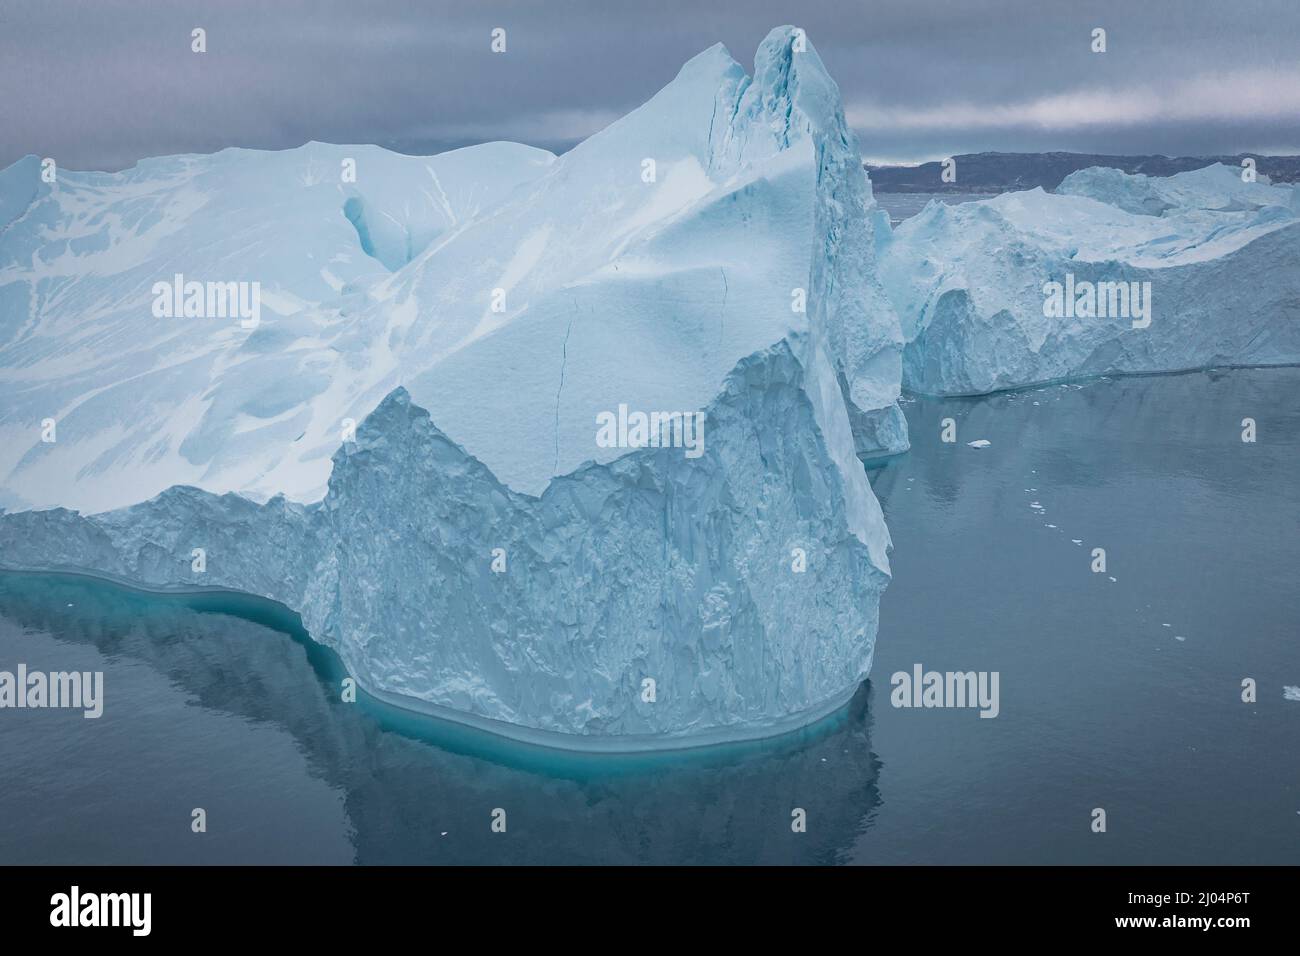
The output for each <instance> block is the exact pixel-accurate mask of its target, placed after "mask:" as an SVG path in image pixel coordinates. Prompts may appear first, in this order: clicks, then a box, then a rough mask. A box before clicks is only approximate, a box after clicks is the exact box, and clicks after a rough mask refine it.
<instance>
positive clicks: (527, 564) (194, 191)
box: [0, 27, 907, 749]
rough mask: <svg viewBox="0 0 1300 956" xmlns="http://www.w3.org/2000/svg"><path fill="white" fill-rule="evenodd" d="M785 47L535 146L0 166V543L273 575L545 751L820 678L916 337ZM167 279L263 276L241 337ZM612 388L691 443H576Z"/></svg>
mask: <svg viewBox="0 0 1300 956" xmlns="http://www.w3.org/2000/svg"><path fill="white" fill-rule="evenodd" d="M805 42H806V40H805V38H804V37H803V34H802V31H797V30H795V29H794V28H789V27H786V28H780V29H778V30H775V31H773V32H772V33H771V34H769V36H768V37H767V39H766V40H765V41H764V42H763V44H762V45H761V46H760V48H759V50H758V53H757V56H756V60H755V71H754V76H753V78H752V79H751V78H750V77H748V76H746V75H745V73H744V71H743V70H742V69H741V68H740V67H739V66H738V65H737V64H736V63H735V62H734V61H733V60H732V59H731V57H730V56H729V55H728V54H727V53H726V51H725V50H724V49H723V48H722V47H721V46H716V47H714V48H712V49H710V50H707V51H705V52H704V53H702V54H700V55H699V56H697V57H695V58H694V59H693V60H691V61H690V62H689V63H687V64H686V66H684V67H683V69H682V71H681V73H680V74H679V75H678V77H677V78H676V79H675V80H674V81H673V82H672V83H671V84H669V85H668V86H667V87H666V88H665V89H664V90H663V91H661V92H660V93H659V94H658V95H657V96H655V97H654V98H653V99H651V100H650V101H649V102H648V103H647V104H646V105H645V106H643V107H641V108H640V109H638V110H636V111H634V112H633V113H631V114H630V115H629V116H627V117H624V118H623V119H622V120H619V121H618V122H616V123H614V124H613V125H612V126H610V127H609V128H608V129H606V130H604V131H602V132H601V133H598V134H597V135H595V136H593V137H592V138H591V139H589V140H588V141H586V142H585V143H582V144H580V145H579V146H578V147H576V148H575V149H573V150H572V151H570V152H569V153H567V154H565V155H564V156H562V157H560V158H555V157H552V156H550V155H549V154H545V153H541V152H540V151H536V150H529V149H528V148H526V147H519V146H514V145H511V144H488V145H486V146H482V147H474V148H472V149H471V150H461V151H457V152H456V153H451V154H446V157H433V158H429V159H424V158H415V157H396V156H393V155H392V154H386V153H383V152H382V151H374V150H366V151H363V150H362V148H359V147H324V146H320V145H319V144H312V145H310V146H307V147H303V149H302V150H300V151H290V152H288V153H278V154H257V153H249V152H247V151H227V152H225V153H220V154H217V155H215V156H212V157H172V158H170V159H167V160H158V161H151V162H149V163H142V164H140V166H138V167H136V168H135V169H133V170H129V171H127V172H125V173H122V174H117V175H112V176H109V175H105V174H62V178H61V179H60V182H59V185H58V186H57V188H54V189H47V188H45V187H37V188H36V190H35V192H34V193H33V194H32V195H30V196H29V195H27V191H29V190H30V189H31V184H32V177H33V175H34V174H35V169H34V168H28V167H29V166H30V165H31V164H27V165H24V164H19V166H18V167H11V168H10V169H9V170H6V171H5V172H4V173H3V174H0V196H4V197H7V198H6V200H5V205H4V206H3V207H0V208H3V209H4V210H5V213H4V214H5V215H6V216H8V217H10V218H9V222H10V228H9V229H8V230H7V231H6V232H5V233H4V236H3V239H0V310H2V311H0V389H3V392H4V396H5V401H4V402H3V407H2V408H0V438H3V439H4V442H3V443H0V447H2V448H3V451H0V455H3V457H0V473H3V474H4V475H5V476H6V477H5V479H4V486H5V488H6V492H7V494H8V498H7V499H6V502H4V503H7V504H8V506H9V507H11V508H15V507H18V508H26V509H31V508H36V507H45V508H52V510H43V511H36V510H24V511H19V512H18V513H12V514H5V515H0V565H4V566H6V567H9V568H27V569H54V570H66V571H82V572H89V573H96V574H101V575H106V576H110V577H112V578H115V579H119V580H123V581H126V582H129V583H133V584H136V585H140V586H147V587H158V588H178V587H194V586H216V587H224V588H231V589H236V590H239V591H244V592H249V593H253V594H259V595H263V596H265V597H269V598H272V599H274V600H277V601H280V602H282V603H283V604H285V605H287V606H289V607H291V608H293V609H295V610H297V611H299V612H300V613H301V614H302V616H303V619H304V623H305V624H306V626H307V628H308V630H309V632H310V633H311V634H312V636H313V637H314V638H315V639H317V640H319V641H321V642H322V643H325V644H328V645H330V646H332V647H334V648H335V649H336V650H337V651H338V653H339V654H340V656H341V657H342V659H343V660H344V662H345V663H346V664H347V666H348V667H349V669H350V671H351V672H352V673H353V674H354V675H355V676H356V677H357V679H358V680H359V681H360V682H361V684H362V685H363V686H364V687H366V688H367V689H369V690H371V691H372V692H374V693H376V694H378V695H381V696H384V697H386V698H388V699H392V700H394V701H398V702H402V703H405V704H406V705H408V706H417V707H421V708H426V709H429V710H431V711H432V712H434V713H440V714H444V715H449V716H455V717H456V718H457V719H461V720H465V721H467V722H470V723H478V724H480V725H482V726H486V727H489V728H491V729H495V730H499V731H501V732H507V733H511V734H514V735H518V736H528V737H530V739H542V740H543V741H544V742H552V743H559V744H561V745H564V746H578V747H590V748H595V749H640V748H643V747H655V746H666V745H672V746H680V745H683V744H693V743H701V742H707V741H713V740H732V739H740V738H744V737H753V736H763V735H768V734H772V733H776V732H779V731H780V730H782V729H785V728H787V727H790V726H794V725H798V724H801V723H806V722H808V721H810V720H813V719H816V718H817V717H820V716H822V715H823V714H825V713H826V712H827V711H828V710H830V709H834V708H835V707H837V706H840V705H841V704H843V703H844V702H846V701H847V700H848V699H849V697H850V696H851V695H852V694H853V693H854V691H855V689H856V688H857V686H858V685H859V684H860V682H861V681H862V680H863V679H864V678H865V677H866V675H867V673H868V671H869V669H870V666H871V660H872V653H873V648H874V642H875V636H876V627H877V606H878V601H879V597H880V594H881V592H882V590H883V588H884V587H885V585H886V583H887V581H888V575H889V563H888V556H887V551H888V548H889V546H890V542H889V535H888V531H887V530H886V528H885V523H884V519H883V516H882V514H881V511H880V506H879V504H878V502H877V501H876V498H875V496H874V494H873V493H872V490H871V487H870V485H869V484H868V482H867V478H866V473H865V470H864V469H863V467H862V464H861V461H860V460H859V457H858V456H859V455H872V454H889V453H893V452H897V451H901V450H904V449H905V448H906V447H907V438H906V424H905V420H904V419H903V417H902V413H901V411H900V410H899V408H898V405H897V401H896V400H897V398H898V395H899V389H900V376H901V362H902V347H903V338H902V334H901V330H900V327H899V324H898V319H897V317H896V315H895V313H894V311H893V309H892V307H891V306H890V304H889V301H888V299H887V298H886V296H885V294H884V291H883V289H882V288H881V287H880V285H879V284H878V283H877V281H876V279H875V273H874V256H875V247H876V244H877V241H878V236H877V234H876V231H875V230H876V228H877V225H878V222H879V217H878V216H877V215H876V212H877V210H876V209H875V206H874V201H873V199H872V196H871V189H870V184H869V182H868V180H867V178H866V175H865V173H864V171H863V169H862V167H861V163H860V158H859V150H858V146H857V143H856V141H855V139H854V137H853V135H852V133H851V132H850V131H849V130H848V128H847V126H846V124H845V122H844V116H843V111H842V108H841V105H840V99H839V92H838V90H837V88H836V87H835V84H834V83H833V81H831V79H830V78H829V77H828V76H827V74H826V72H825V70H824V67H823V66H822V64H821V61H820V59H819V58H818V57H817V54H816V53H815V52H814V51H813V49H812V47H811V45H810V44H809V45H807V47H806V48H805V46H804V44H805ZM354 156H356V157H357V171H358V177H357V183H356V184H355V186H353V185H352V184H343V185H341V184H339V183H338V182H337V181H336V177H337V169H338V168H339V167H340V166H341V165H342V164H343V163H344V162H345V161H346V160H347V159H349V158H352V157H354ZM367 163H370V164H374V165H375V166H377V167H380V168H381V169H383V170H386V171H387V172H388V173H390V174H391V177H392V178H391V180H386V181H385V183H386V184H385V185H384V186H383V188H380V189H378V190H377V191H374V192H368V191H367V189H368V186H367V185H366V184H367V183H369V182H370V181H371V180H370V179H368V178H367V176H375V175H376V174H375V173H374V172H370V173H367V171H366V164H367ZM480 174H481V175H482V177H483V179H484V182H483V183H482V184H479V182H478V179H477V177H478V176H479V175H480ZM403 197H405V198H403ZM51 237H54V238H51ZM299 240H301V241H299ZM173 271H175V272H182V271H183V273H184V274H185V275H186V276H187V277H194V278H200V279H209V280H216V281H222V280H232V281H234V280H240V281H242V280H253V279H258V280H260V282H261V283H262V285H261V288H262V289H263V290H264V296H263V297H264V299H265V300H266V301H265V302H264V303H263V304H264V306H265V307H266V309H267V311H266V312H265V313H264V315H263V319H262V321H261V323H260V325H258V327H257V328H255V329H254V330H253V331H251V332H248V331H246V330H244V329H241V328H240V327H239V325H238V324H237V323H234V322H225V323H222V322H220V321H216V322H214V321H213V320H212V319H211V318H201V319H200V318H184V319H162V320H160V319H158V318H157V317H155V316H153V315H151V314H150V309H149V300H148V292H149V289H150V287H151V283H153V282H156V281H158V280H164V281H170V280H171V279H172V273H173ZM629 409H631V410H634V411H637V410H640V411H644V412H653V413H659V412H662V413H663V414H665V415H667V416H672V415H678V416H686V415H690V416H696V415H702V418H700V419H695V418H692V419H691V420H692V421H696V420H698V421H702V422H703V429H704V430H703V433H702V441H701V442H700V443H699V445H698V446H697V447H693V448H692V449H690V450H691V452H692V454H686V453H685V451H684V449H682V448H681V447H675V446H674V445H672V444H671V443H664V444H659V443H657V442H656V443H647V442H646V441H644V440H642V441H639V442H637V441H630V442H629V441H619V442H615V443H613V444H611V443H610V442H608V441H600V440H598V430H597V423H598V422H600V421H601V420H602V417H603V416H609V415H612V414H613V413H614V412H615V410H617V412H618V419H619V421H620V422H623V423H624V426H625V424H626V420H627V419H628V418H629V412H628V410H629ZM47 416H49V417H51V418H53V419H54V420H55V421H56V422H57V440H56V441H50V442H41V441H40V440H39V439H38V437H37V436H38V435H39V434H40V432H41V427H42V420H43V419H44V418H45V417H47ZM679 420H680V418H679ZM355 422H359V423H360V424H359V425H354V424H352V423H355ZM624 426H620V428H621V431H622V432H626V431H627V429H626V427H624ZM623 437H624V436H623V435H622V434H620V438H623ZM642 438H643V439H644V435H643V436H642ZM340 446H341V447H340ZM696 452H698V454H696ZM145 498H148V499H149V500H143V499H145ZM53 506H57V507H53ZM73 508H75V509H79V510H81V511H95V512H101V511H102V512H103V513H99V514H94V515H92V516H90V517H86V516H83V515H82V514H79V513H77V512H76V511H73V510H68V509H73ZM105 509H116V510H106V511H105Z"/></svg>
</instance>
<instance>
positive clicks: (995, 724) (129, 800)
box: [0, 369, 1300, 863]
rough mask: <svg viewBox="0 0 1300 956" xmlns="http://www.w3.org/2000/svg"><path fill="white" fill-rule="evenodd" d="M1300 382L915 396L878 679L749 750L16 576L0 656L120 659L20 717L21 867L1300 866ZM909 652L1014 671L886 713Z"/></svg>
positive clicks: (0, 609) (12, 715) (2, 743)
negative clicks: (794, 819) (839, 707)
mask: <svg viewBox="0 0 1300 956" xmlns="http://www.w3.org/2000/svg"><path fill="white" fill-rule="evenodd" d="M1298 396H1300V369H1268V370H1233V371H1225V372H1201V373H1190V374H1186V375H1173V376H1155V377H1146V378H1129V379H1116V380H1103V381H1095V382H1090V383H1086V384H1083V385H1068V386H1051V387H1047V388H1042V389H1037V390H1029V391H1023V392H1017V393H1006V394H1001V395H994V396H987V397H983V398H977V399H955V400H929V399H926V400H915V401H910V402H908V403H907V405H906V411H907V416H908V421H909V424H910V425H911V428H912V435H913V445H914V448H913V450H912V451H911V452H910V453H909V454H907V455H905V456H902V457H900V458H897V459H894V460H893V461H891V462H889V463H888V464H886V465H884V466H881V467H877V468H874V469H873V472H872V478H873V484H874V486H875V488H876V490H877V493H878V495H879V496H880V498H881V502H882V504H883V506H884V508H885V512H886V515H887V518H888V521H889V526H890V529H891V532H892V534H893V538H894V545H895V550H894V555H893V562H894V575H895V577H894V581H893V583H892V584H891V586H890V588H889V590H888V591H887V592H886V594H885V597H884V600H883V603H882V607H881V630H880V636H879V640H878V643H877V649H876V661H875V667H874V670H873V673H872V679H871V680H870V681H869V682H868V683H867V684H865V685H864V686H863V688H862V689H861V690H860V692H859V694H858V696H857V697H856V698H855V699H854V701H853V702H852V704H851V705H850V706H849V707H848V708H847V709H846V710H844V711H843V712H841V713H839V714H837V715H835V716H834V717H832V718H829V719H828V720H826V721H824V722H823V723H822V724H820V725H818V726H816V727H812V728H809V729H808V730H806V731H804V732H801V733H799V734H796V735H793V736H791V737H786V738H781V739H778V740H773V741H768V742H762V743H753V744H746V745H742V746H736V747H731V748H712V749H705V750H700V751H694V752H689V753H685V754H668V755H651V756H640V757H609V756H600V757H596V756H586V757H583V756H572V755H563V754H558V753H555V752H551V751H545V750H540V749H536V748H528V747H524V746H521V745H517V744H511V743H506V742H503V741H499V740H497V739H495V738H491V737H487V736H484V735H482V734H478V733H475V732H472V731H468V730H465V729H462V728H458V727H452V726H448V725H446V724H442V723H439V722H435V721H431V720H429V719H427V718H422V717H415V716H411V715H407V714H404V713H400V712H396V711H393V710H392V709H390V708H386V707H383V706H381V705H377V704H374V703H373V702H369V701H365V700H363V701H362V702H360V703H357V704H346V703H343V702H342V701H341V700H339V694H338V689H337V688H338V683H337V681H338V679H339V677H340V676H341V675H340V673H339V669H338V665H337V662H336V661H335V659H334V658H333V656H332V655H331V654H330V653H329V652H327V651H324V650H323V649H321V648H318V647H316V646H315V645H314V644H312V643H311V642H310V640H309V639H307V637H306V636H305V635H304V634H303V633H302V632H301V628H300V627H298V625H297V622H296V620H295V618H294V617H293V616H292V615H288V614H285V613H283V612H282V610H280V609H277V608H275V607H274V606H271V605H267V604H265V603H264V602H260V601H257V600H253V599H248V598H243V597H239V596H234V595H221V594H204V595H168V596H160V595H149V594H142V593H138V592H133V591H128V590H124V589H121V588H118V587H116V586H113V585H110V584H106V583H102V582H96V581H89V580H85V579H77V578H68V577H51V576H37V575H15V574H8V575H0V670H13V669H15V667H16V665H17V663H18V662H20V661H21V662H23V663H26V664H27V665H28V667H29V668H31V669H33V670H47V671H48V670H68V669H79V670H102V671H104V672H105V707H104V715H103V717H101V718H100V719H98V720H86V719H83V718H82V716H81V714H80V712H79V711H61V710H11V709H6V710H0V768H3V769H2V770H0V773H2V774H3V776H2V777H0V863H37V862H42V863H109V862H126V863H145V862H180V863H185V862H193V863H214V862H244V861H247V862H322V863H348V862H360V863H398V862H431V863H439V862H447V863H597V862H610V863H635V862H648V863H750V862H758V863H784V862H794V863H813V862H825V863H831V862H859V863H938V862H957V863H976V862H992V863H1012V862H1047V863H1068V862H1082V863H1106V862H1132V863H1263V862H1270V863H1298V862H1300V701H1292V700H1288V699H1286V697H1285V696H1284V688H1285V687H1286V686H1288V685H1290V686H1295V685H1300V588H1297V586H1296V584H1297V569H1298V568H1300V538H1298V537H1297V534H1296V529H1297V528H1298V527H1300V478H1298V477H1297V474H1298V472H1297V466H1300V400H1298ZM945 417H951V418H953V419H955V420H956V423H957V429H958V441H957V442H956V443H955V444H945V443H942V442H940V440H939V434H940V422H941V420H942V419H943V418H945ZM1244 417H1252V418H1254V419H1256V421H1257V422H1258V429H1259V440H1258V441H1257V442H1256V443H1254V444H1244V443H1242V442H1241V440H1240V435H1241V426H1240V422H1241V419H1242V418H1244ZM978 439H984V440H988V441H989V442H990V443H991V444H989V445H988V446H987V447H980V448H973V447H971V446H969V445H968V444H967V442H970V441H975V440H978ZM1076 539H1077V542H1078V543H1076ZM1095 547H1104V548H1105V549H1106V552H1107V565H1108V566H1107V571H1106V573H1104V574H1096V573H1093V572H1092V571H1091V569H1090V563H1091V550H1092V549H1093V548H1095ZM1166 625H1168V626H1166ZM918 663H919V664H921V665H923V666H924V667H925V668H926V669H935V670H940V671H946V670H986V671H997V672H999V675H1000V685H999V686H1000V714H999V716H998V717H997V718H996V719H991V720H990V719H980V718H979V717H978V715H977V713H976V711H974V710H958V709H949V710H944V709H895V708H894V707H892V706H890V685H889V678H890V675H891V674H892V673H893V672H895V671H910V670H911V669H912V667H913V665H914V664H918ZM1247 677H1250V678H1254V679H1255V680H1256V681H1257V682H1258V700H1257V701H1256V702H1255V703H1243V702H1242V700H1241V682H1242V680H1243V678H1247ZM196 807H202V808H203V809H204V810H206V812H207V822H208V827H207V832H206V833H203V834H195V833H192V832H191V830H190V820H191V811H192V809H193V808H196ZM795 807H800V808H803V809H804V810H805V811H806V813H807V832H806V833H793V832H792V831H791V827H790V819H791V816H790V814H791V810H792V809H793V808H795ZM1097 807H1101V808H1104V809H1105V810H1106V813H1107V832H1106V833H1093V832H1091V830H1090V823H1091V820H1092V816H1091V814H1092V811H1093V809H1094V808H1097ZM496 808H503V809H505V810H506V813H507V830H506V832H505V833H493V832H492V830H491V821H492V811H493V810H494V809H496Z"/></svg>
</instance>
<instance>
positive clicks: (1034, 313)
mask: <svg viewBox="0 0 1300 956" xmlns="http://www.w3.org/2000/svg"><path fill="white" fill-rule="evenodd" d="M1295 195H1296V191H1295V189H1294V188H1291V187H1282V186H1272V185H1269V184H1268V183H1266V182H1256V183H1244V182H1242V179H1241V175H1240V171H1239V170H1233V169H1229V168H1227V167H1224V166H1221V165H1216V166H1212V167H1208V168H1206V169H1201V170H1196V171H1194V172H1189V173H1179V174H1177V175H1175V176H1171V177H1168V178H1167V179H1159V178H1151V177H1147V176H1133V175H1129V174H1126V173H1123V172H1120V171H1118V170H1099V169H1087V170H1081V171H1080V172H1078V173H1074V174H1073V175H1071V176H1069V177H1068V178H1067V179H1066V180H1065V182H1063V183H1062V184H1061V187H1060V188H1059V190H1058V194H1051V193H1046V192H1043V191H1042V190H1041V189H1034V190H1029V191H1026V192H1016V193H1006V194H1003V195H1001V196H998V197H996V198H993V199H988V200H983V201H979V202H971V203H964V204H962V205H958V206H946V205H943V204H940V203H937V202H935V203H931V205H930V206H928V207H927V208H926V209H925V210H924V211H923V212H921V213H920V214H919V215H917V216H915V217H913V218H912V219H909V220H907V221H905V222H904V223H902V224H901V225H900V226H899V227H898V228H897V230H895V231H894V232H893V234H892V236H891V237H889V238H888V239H886V240H885V241H883V242H882V244H881V255H880V263H879V271H880V277H881V281H882V282H883V284H884V285H885V287H886V290H887V292H888V294H889V297H890V299H891V301H892V302H893V304H894V306H895V307H896V308H897V310H898V313H899V318H900V322H901V324H902V329H903V333H904V336H905V338H906V339H907V342H908V344H907V346H906V349H905V352H904V361H903V377H904V385H905V386H906V387H908V388H910V389H912V390H915V391H917V392H922V393H927V394H933V395H949V394H974V393H982V392H989V391H996V390H998V389H1005V388H1014V387H1018V386H1023V385H1030V384H1034V383H1040V382H1049V381H1056V380H1060V379H1066V378H1075V377H1087V376H1094V375H1103V374H1116V373H1140V372H1168V371H1178V370H1184V369H1193V368H1205V367H1213V366H1230V365H1275V364H1291V363H1295V362H1300V218H1298V214H1300V207H1297V205H1296V199H1295Z"/></svg>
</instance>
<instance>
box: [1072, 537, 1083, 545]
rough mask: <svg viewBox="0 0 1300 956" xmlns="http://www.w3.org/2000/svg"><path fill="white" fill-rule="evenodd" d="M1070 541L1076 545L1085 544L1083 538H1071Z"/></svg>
mask: <svg viewBox="0 0 1300 956" xmlns="http://www.w3.org/2000/svg"><path fill="white" fill-rule="evenodd" d="M1070 540H1071V541H1073V542H1074V543H1075V544H1083V539H1082V538H1071V539H1070Z"/></svg>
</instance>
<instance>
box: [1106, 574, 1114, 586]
mask: <svg viewBox="0 0 1300 956" xmlns="http://www.w3.org/2000/svg"><path fill="white" fill-rule="evenodd" d="M1106 577H1108V578H1109V577H1110V575H1109V574H1108V575H1106ZM1110 580H1111V583H1112V584H1114V583H1115V579H1114V578H1110Z"/></svg>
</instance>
